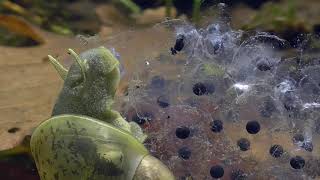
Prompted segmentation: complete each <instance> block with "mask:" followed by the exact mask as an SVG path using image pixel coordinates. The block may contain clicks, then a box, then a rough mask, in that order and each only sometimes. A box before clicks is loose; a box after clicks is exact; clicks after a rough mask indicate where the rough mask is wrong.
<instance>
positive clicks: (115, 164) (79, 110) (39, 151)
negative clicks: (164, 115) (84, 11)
mask: <svg viewBox="0 0 320 180" xmlns="http://www.w3.org/2000/svg"><path fill="white" fill-rule="evenodd" d="M69 54H71V55H72V56H73V57H74V59H75V63H74V64H73V65H72V66H71V67H70V69H69V70H66V69H65V68H64V67H63V66H62V65H61V64H60V63H59V62H58V61H57V60H56V59H54V58H53V57H52V56H49V59H50V62H51V63H52V64H53V65H54V67H55V69H56V70H57V71H58V73H59V75H60V76H61V78H62V79H63V80H64V85H63V89H62V90H61V92H60V95H59V97H58V99H57V101H56V104H55V106H54V108H53V112H52V117H51V118H50V119H48V120H46V121H44V122H43V123H41V124H40V125H39V126H38V127H37V128H36V129H35V131H34V132H33V134H32V137H31V142H30V147H31V153H32V155H33V157H34V159H35V162H36V165H37V169H38V172H39V175H40V177H41V179H42V180H46V179H62V180H72V179H77V180H78V179H92V180H100V179H104V180H106V179H114V180H131V179H134V180H138V179H146V180H149V179H150V180H162V179H163V180H171V179H174V176H173V175H172V173H171V172H170V171H169V169H168V168H167V167H166V166H165V165H164V164H163V163H162V162H161V161H159V160H158V159H156V158H155V157H153V156H151V155H150V154H149V152H148V150H147V149H146V148H145V147H144V146H143V144H142V142H143V141H144V140H145V139H146V135H145V134H144V133H143V132H142V130H141V129H140V127H139V126H138V125H137V124H136V123H134V122H130V123H129V122H127V121H126V120H124V119H123V118H122V116H121V115H120V114H119V113H118V112H117V111H115V110H112V109H111V105H112V103H113V98H114V96H115V92H116V89H117V87H118V84H119V81H120V71H119V61H118V60H117V59H116V58H115V57H114V56H113V54H112V53H111V52H110V51H109V50H108V49H106V48H104V47H98V48H94V49H90V50H87V51H85V52H83V53H81V54H80V55H77V54H76V53H75V52H74V51H73V50H72V49H69Z"/></svg>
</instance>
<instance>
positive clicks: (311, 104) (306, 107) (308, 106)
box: [303, 102, 320, 109]
mask: <svg viewBox="0 0 320 180" xmlns="http://www.w3.org/2000/svg"><path fill="white" fill-rule="evenodd" d="M309 108H320V103H316V102H313V103H305V104H303V109H309Z"/></svg>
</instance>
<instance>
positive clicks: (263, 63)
mask: <svg viewBox="0 0 320 180" xmlns="http://www.w3.org/2000/svg"><path fill="white" fill-rule="evenodd" d="M257 68H258V69H259V70H260V71H269V70H271V65H270V64H269V63H268V62H267V61H265V60H261V61H258V62H257Z"/></svg>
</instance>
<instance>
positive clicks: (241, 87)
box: [233, 83, 250, 91]
mask: <svg viewBox="0 0 320 180" xmlns="http://www.w3.org/2000/svg"><path fill="white" fill-rule="evenodd" d="M233 87H234V88H236V89H239V90H241V91H248V90H249V89H250V85H248V84H241V83H236V84H234V85H233Z"/></svg>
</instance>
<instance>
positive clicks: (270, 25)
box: [0, 0, 320, 179]
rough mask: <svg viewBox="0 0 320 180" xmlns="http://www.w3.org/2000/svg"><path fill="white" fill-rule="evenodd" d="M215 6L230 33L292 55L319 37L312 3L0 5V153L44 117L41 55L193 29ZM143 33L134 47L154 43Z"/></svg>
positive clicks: (10, 0) (32, 1)
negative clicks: (269, 42)
mask: <svg viewBox="0 0 320 180" xmlns="http://www.w3.org/2000/svg"><path fill="white" fill-rule="evenodd" d="M220 2H224V3H226V4H227V5H228V11H229V12H230V17H231V25H232V27H233V28H234V29H243V30H246V31H256V30H258V31H267V32H270V33H272V34H276V35H278V36H280V37H281V38H284V39H286V40H287V41H288V42H289V43H290V45H291V47H292V48H297V47H299V44H301V41H302V40H303V39H304V38H305V37H306V36H307V35H308V34H309V33H313V34H316V35H319V34H320V11H319V9H320V1H319V0H304V1H301V0H226V1H216V0H50V1H45V0H1V1H0V114H1V118H0V140H1V143H0V150H6V149H10V148H12V147H16V146H17V145H20V144H23V143H25V142H27V141H28V138H30V134H31V133H30V132H31V131H32V129H33V128H34V127H36V126H37V125H38V124H39V123H40V122H41V121H43V120H44V119H46V118H48V117H49V116H50V113H51V109H52V106H53V103H54V101H55V99H56V96H57V93H58V92H59V89H60V87H61V85H62V81H61V80H60V79H59V77H58V75H57V74H56V72H55V71H54V69H53V68H52V67H51V66H50V64H49V62H48V59H47V54H52V55H53V56H55V57H57V56H59V53H57V52H64V51H65V49H67V48H70V47H71V48H77V47H79V46H81V45H83V44H85V43H86V41H87V39H88V38H89V37H90V36H94V37H96V38H98V39H99V41H101V40H103V39H107V38H110V37H113V36H115V35H118V34H119V33H121V32H128V31H132V30H133V31H135V32H139V31H141V32H145V31H144V29H148V28H150V27H153V26H154V25H155V24H157V23H160V22H163V21H164V20H167V19H175V18H179V19H184V20H186V21H189V22H191V23H193V24H194V25H195V26H198V27H201V26H203V25H206V24H209V23H211V22H213V21H214V19H215V18H216V17H217V8H216V5H217V4H218V3H220ZM146 33H150V34H149V36H148V34H144V35H143V36H141V37H139V42H138V43H141V44H146V42H147V41H148V40H147V39H145V37H150V36H154V34H152V31H147V32H146ZM79 34H81V36H79ZM96 35H98V36H99V37H98V36H96ZM120 35H121V34H120ZM75 36H77V37H78V38H75ZM316 38H317V36H316ZM133 42H134V43H137V42H136V41H133ZM126 46H127V47H135V44H126ZM319 47H320V46H319ZM154 48H157V47H156V46H155V47H154ZM155 50H156V49H155ZM122 55H123V54H122ZM123 56H125V55H123ZM20 150H21V151H23V148H22V149H20ZM0 157H1V156H0ZM0 170H1V172H6V173H0V179H22V177H23V179H39V178H38V175H37V173H36V169H35V166H34V164H33V162H32V161H30V158H29V157H28V155H25V156H24V155H22V156H19V157H14V158H12V157H10V158H7V157H6V156H4V157H1V160H0Z"/></svg>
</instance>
